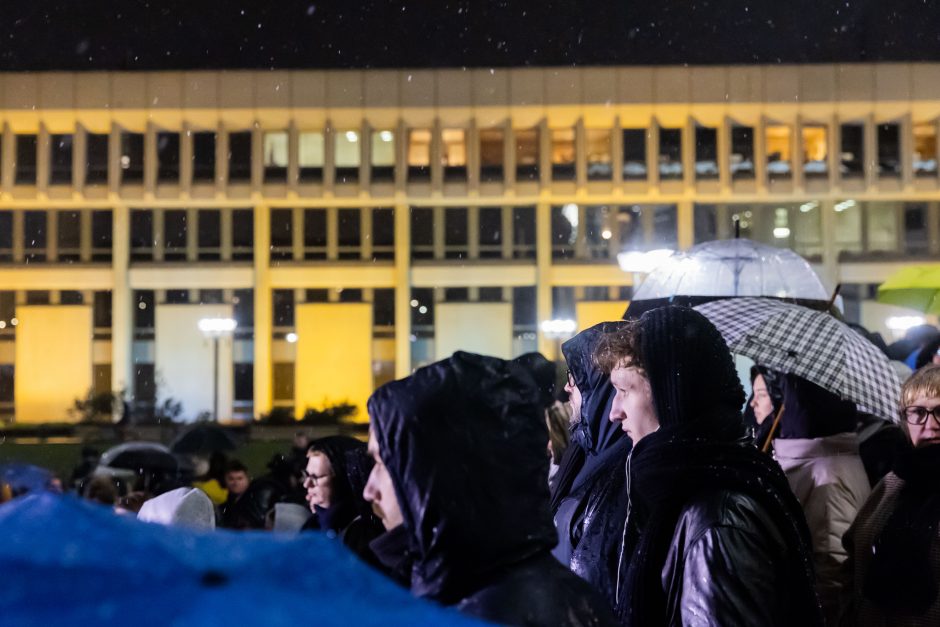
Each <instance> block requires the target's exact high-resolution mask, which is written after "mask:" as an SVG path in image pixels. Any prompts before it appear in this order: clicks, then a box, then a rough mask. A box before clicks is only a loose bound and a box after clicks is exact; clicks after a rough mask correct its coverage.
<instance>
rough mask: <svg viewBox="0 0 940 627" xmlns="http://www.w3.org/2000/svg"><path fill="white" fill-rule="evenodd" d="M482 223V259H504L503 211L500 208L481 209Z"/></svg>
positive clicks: (480, 219)
mask: <svg viewBox="0 0 940 627" xmlns="http://www.w3.org/2000/svg"><path fill="white" fill-rule="evenodd" d="M479 223H480V236H479V237H480V257H481V258H498V257H502V254H503V251H502V244H503V210H502V208H500V207H481V208H480V209H479Z"/></svg>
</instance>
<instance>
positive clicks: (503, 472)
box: [365, 352, 614, 626]
mask: <svg viewBox="0 0 940 627" xmlns="http://www.w3.org/2000/svg"><path fill="white" fill-rule="evenodd" d="M535 388H536V383H535V381H534V380H533V378H532V376H531V374H530V373H529V372H527V371H526V369H525V368H522V367H520V366H519V365H518V364H513V363H511V362H507V361H504V360H501V359H496V358H493V357H484V356H481V355H474V354H470V353H464V352H457V353H455V354H454V355H453V356H452V357H450V358H449V359H445V360H443V361H440V362H437V363H435V364H432V365H430V366H427V367H425V368H421V369H419V370H417V371H416V372H415V373H414V374H413V375H412V376H410V377H407V378H405V379H402V380H399V381H393V382H392V383H388V384H386V385H384V386H382V387H381V388H379V389H378V390H376V392H375V393H374V394H373V395H372V397H371V398H370V399H369V403H368V407H369V416H370V418H371V421H372V435H371V442H370V447H371V448H372V449H373V450H374V451H375V452H376V453H377V456H378V458H379V460H378V462H377V463H376V465H375V468H374V469H373V471H372V475H371V476H370V478H369V483H368V485H367V486H366V492H365V496H366V498H368V499H370V500H371V501H372V502H373V505H374V508H375V509H377V510H379V511H381V512H382V516H383V519H384V520H386V521H387V522H386V526H391V525H392V524H393V520H392V519H393V517H394V514H396V513H397V515H398V516H397V517H398V519H399V520H401V526H402V527H403V531H404V532H406V533H407V546H408V548H409V551H410V552H411V553H412V555H413V567H412V569H411V591H412V593H413V594H414V595H416V596H419V597H423V598H428V599H432V600H435V601H437V602H439V603H442V604H444V605H454V606H456V607H457V609H458V610H459V611H461V612H463V613H466V614H469V615H472V616H476V617H478V618H481V619H484V620H488V621H492V622H496V623H501V624H508V625H533V626H534V625H560V626H574V625H608V624H614V619H613V616H612V615H611V613H610V610H609V609H608V608H607V604H606V603H605V602H604V600H603V599H602V598H601V597H600V596H599V595H597V593H596V592H595V591H594V590H593V589H591V587H590V585H589V584H587V583H586V582H585V581H583V580H581V579H579V578H578V577H576V576H575V575H574V574H572V573H571V572H570V571H569V570H568V569H566V568H565V567H563V566H562V565H561V564H559V563H558V562H557V561H556V560H555V559H554V558H553V557H552V556H551V553H550V550H551V548H552V547H553V546H554V545H555V542H556V541H557V539H556V534H555V528H554V526H553V525H552V519H551V515H550V513H549V495H548V485H547V483H546V481H545V477H546V473H547V472H548V458H547V456H546V455H545V443H546V442H547V440H548V433H547V430H546V427H545V421H544V420H543V417H542V412H541V411H540V408H539V407H538V406H537V405H536V404H534V403H533V402H532V398H534V397H535V396H536V394H537V391H536V389H535ZM389 488H392V489H391V490H389Z"/></svg>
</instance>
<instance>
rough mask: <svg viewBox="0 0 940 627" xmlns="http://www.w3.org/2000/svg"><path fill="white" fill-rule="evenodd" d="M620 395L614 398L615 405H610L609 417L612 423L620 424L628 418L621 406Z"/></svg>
mask: <svg viewBox="0 0 940 627" xmlns="http://www.w3.org/2000/svg"><path fill="white" fill-rule="evenodd" d="M619 401H620V395H619V394H617V395H616V396H614V401H613V403H611V404H610V414H609V415H608V416H607V417H608V419H609V420H610V421H611V422H619V421H621V420H623V419H624V418H626V417H627V415H626V414H625V413H624V411H623V408H622V407H621V406H620V402H619Z"/></svg>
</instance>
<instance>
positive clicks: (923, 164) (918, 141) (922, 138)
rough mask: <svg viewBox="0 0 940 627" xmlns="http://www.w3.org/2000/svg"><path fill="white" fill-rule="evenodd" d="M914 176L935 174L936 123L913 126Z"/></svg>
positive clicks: (932, 121)
mask: <svg viewBox="0 0 940 627" xmlns="http://www.w3.org/2000/svg"><path fill="white" fill-rule="evenodd" d="M914 174H916V175H918V176H935V175H936V174H937V121H936V120H931V121H930V122H923V123H920V124H915V125H914Z"/></svg>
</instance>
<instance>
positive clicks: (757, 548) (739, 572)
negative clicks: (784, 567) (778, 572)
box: [663, 526, 777, 627]
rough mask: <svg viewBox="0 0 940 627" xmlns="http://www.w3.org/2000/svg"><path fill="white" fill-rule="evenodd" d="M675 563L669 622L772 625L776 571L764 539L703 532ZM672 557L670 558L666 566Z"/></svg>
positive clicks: (732, 531)
mask: <svg viewBox="0 0 940 627" xmlns="http://www.w3.org/2000/svg"><path fill="white" fill-rule="evenodd" d="M684 558H685V559H684V562H683V564H681V565H680V564H675V566H676V568H675V569H673V572H672V573H670V577H669V581H667V580H666V577H665V576H664V581H663V583H664V585H665V586H666V591H667V592H666V598H667V599H669V600H670V607H669V608H668V612H669V614H668V615H669V621H668V624H669V625H683V626H693V627H712V626H714V627H717V626H719V625H773V624H775V623H776V622H777V621H776V620H775V617H774V615H773V606H774V604H773V603H768V600H771V599H773V598H774V597H775V596H776V595H775V589H774V579H775V577H774V569H773V568H772V567H769V565H770V564H772V563H773V562H774V561H775V560H774V559H773V558H772V556H771V554H770V552H769V551H768V547H767V546H766V543H765V542H764V541H763V540H762V539H761V538H760V537H758V536H757V534H755V533H754V531H753V530H749V529H741V528H736V527H727V526H718V527H713V528H710V529H708V530H707V531H705V532H704V533H703V534H702V535H701V536H700V537H699V538H698V539H697V540H695V541H694V542H693V543H691V544H690V545H689V546H688V547H687V550H686V552H685V556H684ZM668 565H669V561H667V568H668Z"/></svg>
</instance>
